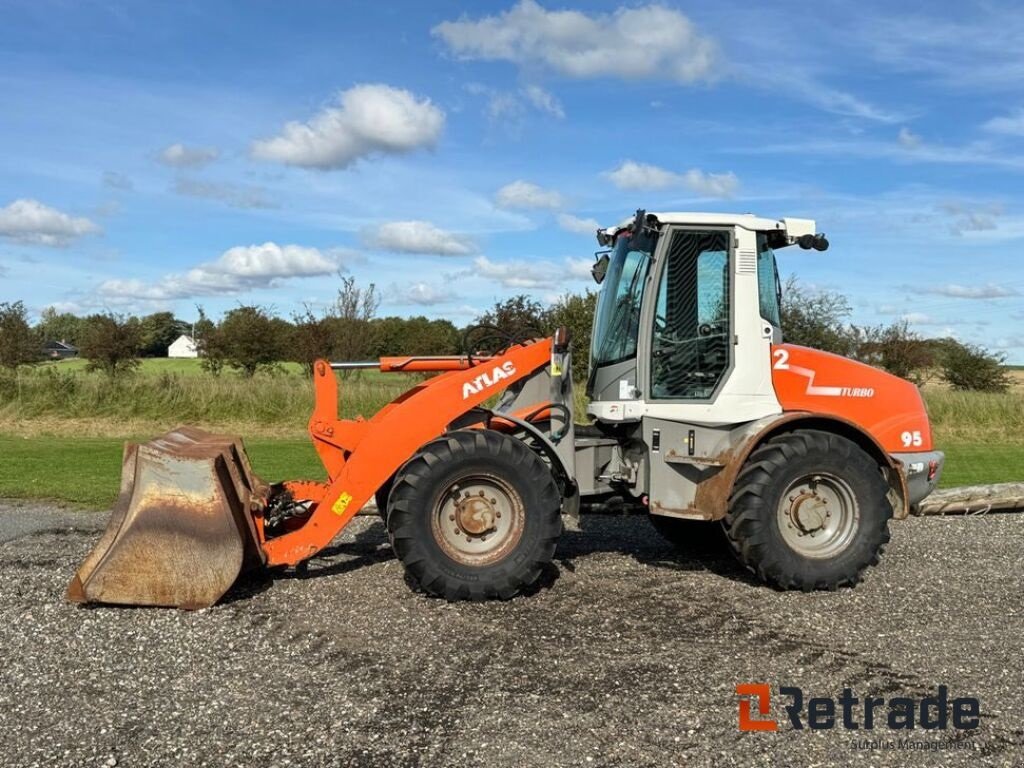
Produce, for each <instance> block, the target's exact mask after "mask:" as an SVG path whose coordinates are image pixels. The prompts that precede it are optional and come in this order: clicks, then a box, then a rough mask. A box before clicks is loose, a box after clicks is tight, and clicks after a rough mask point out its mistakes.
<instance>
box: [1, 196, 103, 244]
mask: <svg viewBox="0 0 1024 768" xmlns="http://www.w3.org/2000/svg"><path fill="white" fill-rule="evenodd" d="M99 231H100V228H99V227H98V226H96V225H95V224H94V223H93V222H91V221H89V219H86V218H82V217H77V216H69V215H68V214H66V213H63V212H62V211H58V210H57V209H56V208H51V207H49V206H48V205H43V204H42V203H40V202H39V201H38V200H30V199H20V200H15V201H14V202H13V203H11V204H10V205H8V206H7V207H6V208H0V237H6V238H8V239H10V240H15V241H17V242H21V243H32V244H35V245H49V246H55V247H56V246H64V245H68V244H69V243H70V242H72V241H73V240H75V239H76V238H79V237H82V236H83V235H91V234H95V233H97V232H99Z"/></svg>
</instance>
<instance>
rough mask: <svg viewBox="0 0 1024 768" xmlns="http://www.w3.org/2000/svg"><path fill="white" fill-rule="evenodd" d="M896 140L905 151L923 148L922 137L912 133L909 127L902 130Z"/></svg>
mask: <svg viewBox="0 0 1024 768" xmlns="http://www.w3.org/2000/svg"><path fill="white" fill-rule="evenodd" d="M896 140H897V141H898V142H899V143H900V146H901V147H903V148H904V149H917V148H918V147H920V146H921V137H920V136H918V135H917V134H916V133H913V132H911V130H910V129H909V128H907V127H903V128H900V132H899V134H898V135H897V137H896Z"/></svg>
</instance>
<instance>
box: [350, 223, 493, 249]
mask: <svg viewBox="0 0 1024 768" xmlns="http://www.w3.org/2000/svg"><path fill="white" fill-rule="evenodd" d="M362 239H363V242H365V243H366V244H367V245H370V246H371V247H374V248H380V249H381V250H385V251H397V252H399V253H428V254H435V255H438V256H467V255H469V254H470V253H472V252H473V250H474V248H473V244H472V242H470V241H469V240H468V239H467V238H465V237H462V236H460V235H456V234H453V233H452V232H448V231H447V230H444V229H441V228H440V227H437V226H435V225H434V224H432V223H431V222H429V221H389V222H387V223H385V224H381V225H380V226H378V227H374V228H372V229H367V230H364V231H363V233H362Z"/></svg>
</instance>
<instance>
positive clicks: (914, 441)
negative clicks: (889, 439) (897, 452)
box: [900, 430, 924, 448]
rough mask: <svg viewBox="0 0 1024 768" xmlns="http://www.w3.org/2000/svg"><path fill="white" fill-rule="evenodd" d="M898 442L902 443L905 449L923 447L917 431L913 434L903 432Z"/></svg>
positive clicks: (922, 441)
mask: <svg viewBox="0 0 1024 768" xmlns="http://www.w3.org/2000/svg"><path fill="white" fill-rule="evenodd" d="M900 440H901V441H902V442H903V446H904V447H905V448H910V447H911V446H921V445H924V440H923V439H922V438H921V433H920V432H919V431H917V430H915V431H913V432H904V433H903V434H902V435H900Z"/></svg>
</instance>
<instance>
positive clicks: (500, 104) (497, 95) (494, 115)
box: [466, 83, 565, 133]
mask: <svg viewBox="0 0 1024 768" xmlns="http://www.w3.org/2000/svg"><path fill="white" fill-rule="evenodd" d="M466 91H467V92H468V93H471V94H473V95H474V96H484V97H486V98H487V104H486V106H485V108H484V114H485V115H487V118H488V119H489V120H490V121H491V122H492V123H500V124H501V125H502V126H503V127H505V128H507V129H510V130H511V131H512V132H513V133H517V132H518V131H519V129H520V128H521V127H522V123H523V122H524V119H525V117H526V115H527V112H528V110H529V108H531V107H532V108H533V109H534V110H536V111H537V112H542V113H544V114H546V115H549V116H551V117H554V118H556V119H558V120H561V119H563V118H565V109H564V108H563V107H562V103H561V102H560V101H559V100H558V98H557V97H555V96H554V95H553V94H551V93H549V92H548V91H546V90H544V89H543V88H541V87H540V86H539V85H528V86H526V87H524V88H520V89H519V90H517V91H500V90H496V89H494V88H490V87H488V86H486V85H483V84H481V83H468V84H467V85H466Z"/></svg>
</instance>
